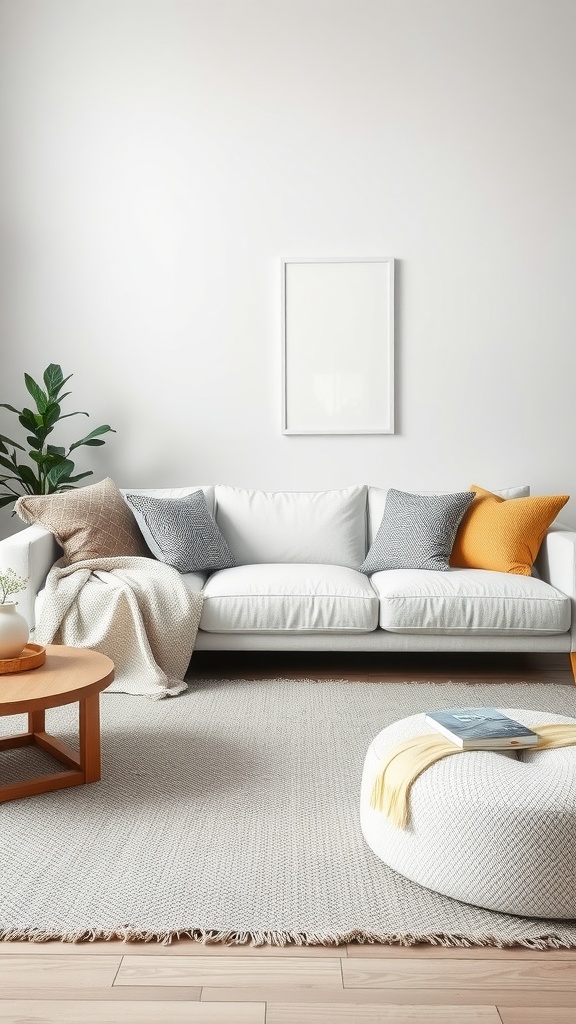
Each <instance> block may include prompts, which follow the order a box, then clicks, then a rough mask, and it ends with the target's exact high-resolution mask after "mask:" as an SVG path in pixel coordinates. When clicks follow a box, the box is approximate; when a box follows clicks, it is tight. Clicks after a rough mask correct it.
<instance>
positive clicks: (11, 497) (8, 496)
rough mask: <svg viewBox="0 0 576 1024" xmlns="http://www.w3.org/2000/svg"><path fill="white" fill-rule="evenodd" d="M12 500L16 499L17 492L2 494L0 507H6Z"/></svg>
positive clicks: (0, 495)
mask: <svg viewBox="0 0 576 1024" xmlns="http://www.w3.org/2000/svg"><path fill="white" fill-rule="evenodd" d="M12 501H16V495H15V494H0V508H4V506H5V505H9V504H10V502H12Z"/></svg>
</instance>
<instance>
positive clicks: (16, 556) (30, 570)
mask: <svg viewBox="0 0 576 1024" xmlns="http://www.w3.org/2000/svg"><path fill="white" fill-rule="evenodd" d="M61 554H62V551H61V549H60V547H59V546H58V544H57V543H56V541H55V539H54V535H53V534H52V533H50V532H49V531H48V530H45V529H44V527H43V526H38V525H37V524H35V525H34V526H28V527H27V528H26V529H25V530H21V531H20V533H15V534H13V536H12V537H6V539H5V540H1V541H0V569H14V572H16V573H17V574H18V576H24V578H25V579H27V580H28V586H27V587H26V590H21V591H20V592H19V593H18V594H15V595H14V600H15V601H17V602H18V611H19V612H20V613H21V614H22V615H23V616H24V618H25V619H26V620H27V622H28V625H29V627H30V629H31V630H32V629H34V626H35V624H36V623H35V614H34V605H35V602H36V596H37V594H38V592H39V591H40V590H41V589H42V587H43V586H44V582H45V580H46V577H47V575H48V572H49V570H50V569H51V568H52V565H53V564H54V562H55V561H56V559H57V558H59V557H60V556H61Z"/></svg>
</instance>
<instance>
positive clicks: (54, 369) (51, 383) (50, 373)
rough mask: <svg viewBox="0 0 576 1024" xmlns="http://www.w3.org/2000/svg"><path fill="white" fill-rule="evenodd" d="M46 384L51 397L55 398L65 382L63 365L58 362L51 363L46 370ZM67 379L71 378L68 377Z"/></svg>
mask: <svg viewBox="0 0 576 1024" xmlns="http://www.w3.org/2000/svg"><path fill="white" fill-rule="evenodd" d="M43 380H44V386H45V388H46V391H47V392H48V394H49V396H50V398H55V397H56V395H57V394H58V392H59V390H60V388H61V387H62V385H63V383H64V375H63V373H62V367H61V366H58V363H50V365H49V366H47V367H46V369H45V370H44V376H43ZM66 380H69V378H68V377H67V378H66Z"/></svg>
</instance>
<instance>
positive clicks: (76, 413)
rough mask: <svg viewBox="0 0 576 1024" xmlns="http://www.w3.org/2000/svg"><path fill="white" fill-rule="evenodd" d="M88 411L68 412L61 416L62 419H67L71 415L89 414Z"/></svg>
mask: <svg viewBox="0 0 576 1024" xmlns="http://www.w3.org/2000/svg"><path fill="white" fill-rule="evenodd" d="M87 415H88V413H87V412H67V413H65V414H64V416H61V417H60V419H61V420H67V419H68V417H69V416H87Z"/></svg>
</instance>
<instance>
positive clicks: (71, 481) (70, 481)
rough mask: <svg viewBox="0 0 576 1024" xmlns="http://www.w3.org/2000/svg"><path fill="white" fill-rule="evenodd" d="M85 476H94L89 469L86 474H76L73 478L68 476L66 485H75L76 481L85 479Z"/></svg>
mask: <svg viewBox="0 0 576 1024" xmlns="http://www.w3.org/2000/svg"><path fill="white" fill-rule="evenodd" d="M86 476H94V473H93V471H92V470H91V469H89V470H88V472H87V473H76V475H75V476H69V477H68V483H69V484H71V483H76V482H77V481H78V480H83V479H84V477H86Z"/></svg>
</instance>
